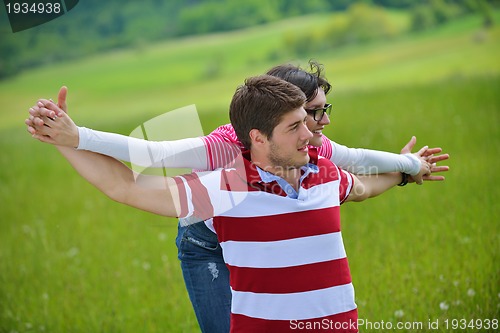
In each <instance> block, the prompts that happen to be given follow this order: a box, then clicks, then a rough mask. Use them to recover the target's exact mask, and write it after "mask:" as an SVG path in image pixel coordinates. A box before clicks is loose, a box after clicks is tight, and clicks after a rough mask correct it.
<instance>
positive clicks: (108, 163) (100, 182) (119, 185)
mask: <svg viewBox="0 0 500 333" xmlns="http://www.w3.org/2000/svg"><path fill="white" fill-rule="evenodd" d="M44 102H46V103H49V102H50V101H44ZM36 107H40V106H39V105H36V106H34V108H36ZM60 121H61V122H63V121H64V122H68V121H72V120H71V118H69V116H68V115H67V114H66V113H62V114H60V115H59V116H58V117H57V118H53V119H51V118H47V119H44V121H43V124H42V125H40V123H37V121H36V120H35V123H34V124H33V129H35V130H36V134H35V135H34V138H36V139H38V140H40V141H43V142H47V143H51V137H50V135H51V134H53V133H52V132H51V126H54V124H55V123H56V122H60ZM29 131H30V133H31V130H29ZM56 147H57V149H58V150H59V151H60V152H61V154H62V155H63V156H64V157H65V158H66V159H67V160H68V161H69V162H70V164H71V165H72V166H73V167H74V168H75V170H76V171H77V172H78V173H79V174H80V175H81V176H82V177H83V178H85V179H86V180H87V181H89V182H90V183H91V184H92V185H94V186H95V187H97V188H98V189H99V190H100V191H101V192H103V193H104V194H105V195H107V196H108V197H109V198H111V199H112V200H115V201H117V202H120V203H123V204H126V205H129V206H132V207H135V208H138V209H141V210H144V211H148V212H151V213H154V214H159V215H163V216H172V217H175V216H178V213H177V209H176V207H177V202H178V192H177V187H176V185H175V181H174V180H173V179H171V178H168V177H156V176H147V177H146V178H144V179H145V180H146V182H147V183H146V182H142V181H136V179H135V177H134V173H133V171H132V170H131V169H130V168H128V167H127V166H126V165H125V164H123V163H122V162H120V161H118V160H116V159H114V158H112V157H109V156H105V155H101V154H97V153H92V152H88V151H77V150H75V149H73V148H69V147H63V146H56ZM151 180H154V182H151ZM152 183H154V186H151V184H152Z"/></svg>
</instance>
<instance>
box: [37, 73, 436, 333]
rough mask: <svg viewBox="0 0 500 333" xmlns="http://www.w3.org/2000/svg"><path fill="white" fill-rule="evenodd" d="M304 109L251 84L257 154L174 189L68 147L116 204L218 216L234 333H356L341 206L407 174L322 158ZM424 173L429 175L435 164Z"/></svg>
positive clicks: (293, 99) (241, 130) (266, 85)
mask: <svg viewBox="0 0 500 333" xmlns="http://www.w3.org/2000/svg"><path fill="white" fill-rule="evenodd" d="M304 102H305V97H304V94H303V93H302V92H301V91H300V90H299V89H298V88H297V87H295V86H294V85H291V84H290V83H287V82H284V81H282V80H280V79H277V78H273V77H271V76H262V77H256V78H251V79H248V80H247V81H246V84H245V85H244V86H242V87H240V88H239V89H238V90H237V92H236V94H235V96H234V97H233V101H232V103H231V108H230V117H231V122H232V124H233V126H234V128H235V130H236V133H237V134H238V137H239V138H240V140H241V141H242V143H243V144H244V145H245V147H246V148H249V152H247V153H245V158H243V159H241V160H238V159H237V160H236V164H235V165H234V166H233V168H231V169H221V170H217V171H214V172H210V173H202V174H198V173H194V174H192V175H186V176H180V177H174V178H166V179H165V183H166V185H167V187H168V189H169V191H167V190H165V189H157V188H155V189H152V188H145V187H143V186H141V185H140V184H138V183H137V182H135V180H134V176H133V174H132V172H131V170H129V169H128V168H127V167H125V166H124V165H123V164H121V163H120V162H118V161H116V160H114V159H110V158H108V157H106V156H102V155H97V154H93V153H89V152H78V151H75V150H73V149H71V148H69V149H68V148H67V147H59V149H60V150H61V152H62V153H63V154H64V155H65V156H66V157H67V158H68V160H69V161H70V162H71V163H72V164H73V166H74V167H75V168H76V169H77V171H79V172H80V173H81V174H82V176H84V177H85V178H86V179H88V180H89V181H90V182H91V183H92V184H94V185H95V186H96V187H98V188H99V189H100V190H101V191H103V192H104V193H105V194H106V195H108V196H109V197H111V198H112V199H114V200H116V201H119V202H122V203H125V204H128V205H131V206H133V207H136V208H140V209H144V210H147V211H150V212H153V213H157V214H161V215H165V216H181V217H195V218H196V219H207V218H210V217H213V220H212V221H213V224H212V226H213V229H214V230H215V231H216V232H217V236H218V238H219V241H220V243H221V246H222V248H223V251H224V258H225V260H226V263H227V264H228V267H229V268H230V272H231V287H232V293H233V305H232V315H231V330H232V331H233V332H266V331H268V332H277V331H280V332H281V331H287V330H291V329H292V327H291V323H292V322H294V323H296V321H304V320H307V321H317V320H322V319H327V320H331V321H332V323H337V324H336V325H335V327H339V326H340V327H341V328H343V331H356V329H355V328H353V325H354V326H355V324H354V323H355V322H356V319H357V313H356V306H355V303H354V294H353V288H352V284H351V282H350V274H349V269H348V265H347V259H346V257H345V251H344V249H343V245H342V238H341V234H340V223H339V212H338V206H339V204H340V203H341V202H343V201H361V200H364V199H366V198H368V197H372V196H375V195H378V194H380V193H382V192H383V191H385V190H387V189H388V188H390V187H392V186H395V185H397V184H398V183H400V182H401V174H400V173H394V174H384V175H379V176H378V177H368V176H360V177H356V176H354V175H351V174H349V173H347V172H344V171H341V170H339V169H338V168H337V167H336V166H335V165H334V164H333V163H331V162H330V161H328V160H327V159H323V158H317V156H315V153H314V152H313V151H309V149H308V143H309V140H310V139H311V138H312V137H313V135H312V133H311V132H310V131H309V130H308V129H307V127H306V125H305V123H306V121H307V113H306V111H305V110H304V108H303V104H304ZM43 103H44V105H48V104H50V102H48V101H43ZM52 107H53V106H52ZM44 121H45V122H46V125H48V126H46V128H45V127H42V128H37V130H38V131H39V133H41V134H43V135H49V136H50V134H51V129H52V127H56V124H57V122H63V121H66V122H67V121H71V120H70V118H69V117H68V116H67V115H64V114H62V115H61V117H59V118H57V119H54V120H52V119H48V118H45V119H44ZM35 127H36V126H35ZM422 154H423V152H422ZM424 168H426V170H424V172H423V174H429V173H430V165H429V164H428V163H427V162H425V163H424ZM285 226H286V227H285ZM318 272H321V273H322V274H321V276H318V275H317V273H318ZM283 282H286V283H283ZM339 324H340V325H339ZM344 324H345V325H344ZM332 328H333V327H332Z"/></svg>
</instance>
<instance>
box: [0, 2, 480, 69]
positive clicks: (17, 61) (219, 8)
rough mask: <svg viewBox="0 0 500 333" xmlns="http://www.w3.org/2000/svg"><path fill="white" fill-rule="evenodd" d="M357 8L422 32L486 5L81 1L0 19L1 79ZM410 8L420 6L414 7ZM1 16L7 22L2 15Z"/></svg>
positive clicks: (455, 3)
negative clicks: (371, 8)
mask: <svg viewBox="0 0 500 333" xmlns="http://www.w3.org/2000/svg"><path fill="white" fill-rule="evenodd" d="M356 3H368V4H372V5H377V6H382V7H387V8H402V9H405V8H407V9H410V8H416V9H412V10H414V11H416V13H417V14H416V15H417V16H418V17H417V19H416V20H415V21H416V22H417V23H415V24H414V25H415V29H421V28H425V27H429V26H432V25H434V24H437V23H439V22H440V21H439V20H440V19H439V17H443V15H444V17H447V18H449V17H452V16H453V15H455V13H456V12H457V10H456V9H457V8H477V7H478V6H479V5H478V4H479V3H486V0H455V1H445V0H429V1H418V2H415V1H413V0H371V1H370V0H366V1H356V0H308V1H304V0H245V1H236V0H168V1H163V0H142V1H121V0H107V1H100V0H83V1H80V3H79V4H78V5H77V6H76V7H75V8H74V9H73V10H71V11H70V12H68V13H67V14H66V15H63V16H61V17H60V18H58V19H56V20H54V21H51V22H48V23H46V24H43V25H40V26H37V27H34V28H31V29H28V30H25V31H21V32H18V33H15V34H14V33H12V32H11V31H10V27H9V25H8V21H7V20H6V19H5V20H3V19H2V20H1V21H0V54H1V58H0V79H2V78H6V77H9V76H11V75H15V74H16V73H18V72H20V71H21V70H23V69H26V68H32V67H36V66H40V65H43V64H47V63H52V62H57V61H62V60H68V59H74V58H78V57H82V56H86V55H89V54H94V53H97V52H102V51H106V50H110V49H116V48H129V47H139V48H140V47H141V45H145V44H146V43H151V42H155V41H159V40H166V39H172V38H177V37H180V36H188V35H197V34H205V33H211V32H219V31H229V30H234V29H240V28H245V27H249V26H254V25H258V24H264V23H269V22H273V21H277V20H280V19H283V18H289V17H293V16H299V15H305V14H311V13H324V12H332V11H344V10H346V9H348V8H350V7H351V6H352V5H353V4H356ZM415 3H418V4H419V5H418V6H417V7H415V5H414V4H415ZM436 7H439V8H444V9H445V10H441V11H440V13H441V14H442V15H441V16H439V15H438V16H436V15H434V13H435V11H434V9H432V8H436ZM452 7H453V9H450V8H452ZM2 8H3V7H2ZM429 8H431V10H429ZM3 9H5V8H3ZM450 13H451V14H450ZM0 15H4V16H3V17H5V18H6V17H7V14H6V13H5V12H4V13H1V14H0ZM441 21H442V20H441Z"/></svg>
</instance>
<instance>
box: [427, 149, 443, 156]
mask: <svg viewBox="0 0 500 333" xmlns="http://www.w3.org/2000/svg"><path fill="white" fill-rule="evenodd" d="M442 151H443V149H441V148H429V149H427V151H426V152H425V154H424V155H423V156H431V155H434V154H439V153H440V152H442Z"/></svg>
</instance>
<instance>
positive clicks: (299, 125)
mask: <svg viewBox="0 0 500 333" xmlns="http://www.w3.org/2000/svg"><path fill="white" fill-rule="evenodd" d="M306 119H307V113H306V111H305V110H304V108H303V107H300V108H298V109H296V110H294V111H291V112H289V113H287V114H285V116H284V117H283V119H282V120H281V122H280V123H279V124H278V125H277V126H276V127H275V128H274V130H273V135H272V138H271V139H269V142H268V143H269V150H268V160H269V161H270V162H271V165H272V166H273V167H275V168H277V169H279V168H281V169H282V170H287V169H294V168H300V167H301V166H303V165H305V164H307V163H308V162H309V155H308V149H307V145H308V144H309V140H310V139H311V138H312V137H313V135H312V133H311V132H310V131H309V129H308V128H307V126H306Z"/></svg>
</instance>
